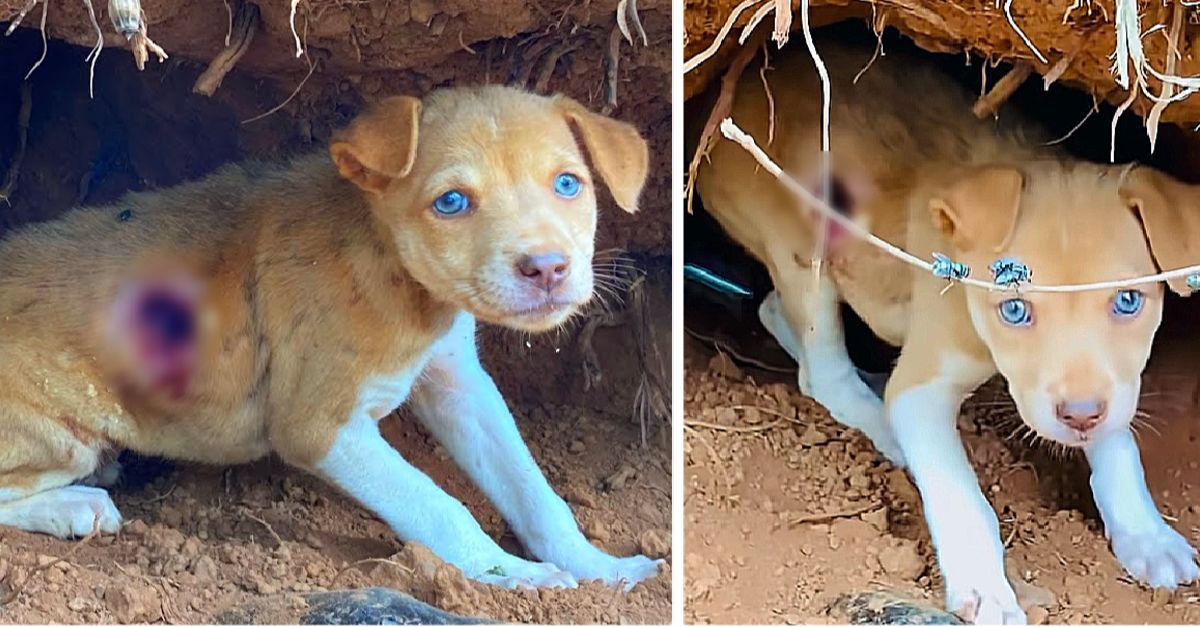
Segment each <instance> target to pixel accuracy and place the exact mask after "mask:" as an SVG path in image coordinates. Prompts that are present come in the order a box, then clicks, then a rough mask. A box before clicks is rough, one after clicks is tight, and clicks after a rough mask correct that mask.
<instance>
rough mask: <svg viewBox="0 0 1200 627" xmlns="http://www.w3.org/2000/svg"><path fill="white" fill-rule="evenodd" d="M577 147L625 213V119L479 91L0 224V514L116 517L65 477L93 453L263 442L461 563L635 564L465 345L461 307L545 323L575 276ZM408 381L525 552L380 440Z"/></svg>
mask: <svg viewBox="0 0 1200 627" xmlns="http://www.w3.org/2000/svg"><path fill="white" fill-rule="evenodd" d="M577 139H578V143H577ZM581 147H582V148H586V152H587V157H588V158H590V161H591V163H592V165H593V167H594V169H595V171H596V173H597V174H598V176H597V179H599V180H603V181H604V183H606V184H607V185H608V187H609V189H610V190H611V192H612V195H613V197H614V198H615V199H616V201H617V204H619V205H620V206H621V207H622V208H624V209H625V210H627V211H634V210H636V207H637V198H638V195H639V194H640V191H641V188H642V185H643V182H644V180H645V177H646V173H647V163H648V155H647V147H646V144H645V142H644V141H643V140H642V138H641V136H640V135H639V134H638V132H637V131H636V130H635V129H634V128H633V127H632V126H630V125H628V124H625V123H622V122H618V121H615V120H611V119H608V118H605V117H602V116H600V115H597V114H594V113H591V112H589V111H588V110H586V109H585V108H584V107H582V106H581V105H579V104H578V103H576V102H574V101H572V100H569V99H566V98H544V97H540V96H534V95H530V94H525V93H522V92H519V91H516V90H512V89H507V88H502V87H485V88H478V89H455V90H448V91H441V92H437V93H434V94H432V95H430V96H429V97H427V98H426V99H425V100H424V101H421V100H417V99H415V98H408V97H398V98H391V99H388V100H385V101H383V102H381V103H379V104H378V105H376V106H375V107H373V108H372V109H371V110H370V111H368V112H367V113H365V114H363V115H362V116H360V117H359V118H357V119H356V120H354V122H353V123H352V124H351V125H350V127H349V128H348V129H346V130H344V131H343V132H341V133H339V134H338V135H337V136H336V137H335V139H334V141H333V143H332V146H331V153H332V156H333V163H331V162H330V160H329V158H328V157H325V156H321V155H317V156H313V157H310V158H305V159H301V160H299V161H297V162H295V163H293V164H291V165H289V166H286V167H274V166H257V165H250V166H231V167H227V168H225V169H223V170H221V171H220V172H218V173H216V174H214V175H213V176H211V177H209V178H207V179H204V180H201V181H198V182H195V183H190V184H186V185H182V186H180V187H177V188H173V189H168V190H163V191H159V192H153V193H142V194H132V195H130V196H128V197H126V198H125V199H124V200H123V201H122V202H121V203H119V204H117V205H115V206H110V207H101V208H87V209H78V210H75V211H72V212H71V213H69V214H67V215H66V216H64V217H63V218H61V219H59V220H57V221H54V222H50V223H47V224H41V225H34V226H30V227H28V228H25V229H24V230H21V231H19V232H17V233H15V234H13V235H12V236H11V237H9V238H8V239H7V240H5V241H3V242H0V364H2V365H3V367H2V368H0V432H2V433H4V434H5V437H4V442H3V444H0V524H6V525H12V526H16V527H20V528H22V529H26V530H30V531H39V532H45V533H50V534H54V535H57V536H63V537H66V536H72V535H74V536H79V535H83V534H86V533H88V532H90V531H92V529H93V526H94V525H96V524H98V525H99V528H100V529H101V530H103V531H105V532H114V531H116V530H117V528H118V526H119V521H120V516H119V514H118V513H117V511H116V509H115V508H114V506H113V504H112V501H111V500H110V498H109V496H108V494H107V493H106V492H104V491H103V490H100V489H97V488H88V487H82V486H78V485H74V484H75V483H76V482H78V481H79V480H81V479H84V478H85V477H87V476H88V475H89V474H91V473H93V472H95V471H97V469H98V468H99V467H100V464H101V461H102V459H103V458H104V455H105V454H106V452H108V451H112V450H119V449H121V448H129V449H133V450H135V451H139V452H143V453H149V454H158V455H164V456H167V457H172V458H176V459H186V460H194V461H201V462H211V463H220V464H231V463H241V462H246V461H250V460H253V459H256V458H259V457H262V456H264V455H267V454H269V453H272V452H275V453H278V454H279V455H280V456H281V457H282V458H283V459H284V460H286V461H288V462H289V463H291V464H294V465H296V466H298V467H300V468H303V469H306V470H308V471H311V472H313V473H316V474H318V475H320V476H322V477H325V478H326V479H328V480H329V481H331V482H332V483H334V484H336V485H337V486H339V487H340V488H342V489H343V490H345V491H346V492H348V493H349V494H350V495H351V496H353V497H354V498H356V499H357V500H358V501H359V502H361V503H362V504H363V505H365V506H366V507H368V508H370V509H372V510H373V511H374V512H375V513H377V514H378V515H379V516H380V517H381V518H383V519H384V520H385V521H386V522H387V523H389V524H390V525H391V527H392V528H393V529H394V530H395V531H396V533H397V535H399V536H400V538H401V539H403V540H406V541H407V540H413V541H418V542H421V543H423V544H425V545H427V546H429V547H430V548H431V549H432V550H433V551H434V552H435V553H437V554H438V555H440V556H441V557H442V558H443V559H445V560H447V561H449V562H451V563H453V564H455V565H457V566H458V567H459V568H461V569H462V570H463V571H464V573H465V574H466V575H467V576H470V577H473V578H476V579H479V580H482V581H487V582H491V583H495V584H500V585H505V586H517V585H529V586H573V585H575V582H576V581H577V580H584V579H600V580H603V581H605V582H608V583H610V584H616V583H618V582H622V581H623V582H625V583H626V585H628V586H630V587H631V586H632V585H633V584H635V583H636V582H638V581H641V580H642V579H645V578H647V577H650V576H652V575H654V574H655V573H656V572H657V563H656V562H653V561H651V560H649V559H647V558H645V557H642V556H635V557H628V558H616V557H612V556H609V555H607V554H605V553H603V552H601V551H600V550H599V549H597V548H595V547H594V546H592V545H591V544H590V543H589V542H588V541H587V540H586V539H585V538H584V536H583V535H582V534H581V533H580V531H579V529H578V527H577V525H576V523H575V520H574V518H573V517H572V515H571V512H570V510H569V509H568V507H567V505H566V503H565V502H564V501H563V500H562V499H561V498H559V497H558V496H557V495H555V494H554V492H553V491H552V490H551V488H550V486H549V484H548V483H547V482H546V480H545V478H544V477H543V475H542V473H541V472H540V470H539V469H538V467H537V465H536V464H535V463H534V461H533V459H532V457H531V456H530V454H529V451H528V449H527V448H526V447H525V445H524V443H523V442H522V441H521V437H520V434H519V433H518V432H517V429H516V425H515V424H514V422H513V419H512V416H511V414H510V413H509V411H508V409H507V407H506V406H505V403H504V399H503V398H501V396H500V393H499V391H498V390H497V389H496V387H495V385H494V384H493V383H492V380H491V378H490V377H489V376H488V375H487V373H486V372H484V370H483V368H482V366H481V365H480V363H479V358H478V356H477V352H476V347H475V318H476V317H478V318H480V319H482V320H485V321H488V322H493V323H498V324H503V325H508V326H511V327H514V328H518V329H524V330H530V331H536V330H542V329H549V328H552V327H554V326H556V325H559V324H561V323H562V322H563V321H564V320H566V319H567V318H568V317H570V316H571V315H572V314H573V313H575V312H576V311H578V309H579V307H580V306H581V305H583V304H584V303H586V302H587V301H588V300H589V299H590V298H591V295H592V287H593V276H592V268H591V261H592V252H593V237H594V231H595V226H596V196H595V187H596V185H597V183H598V181H594V180H593V177H592V174H591V170H590V169H589V167H588V165H587V160H585V155H584V152H583V151H582V150H581ZM410 390H411V404H412V407H413V409H414V411H415V413H416V415H417V416H418V417H419V418H420V419H421V420H422V421H423V422H424V424H425V426H426V427H427V428H428V429H429V430H430V431H431V432H432V433H433V434H434V435H435V436H436V437H437V438H438V439H439V440H440V441H441V442H442V443H443V444H444V445H445V447H446V448H447V450H448V451H449V452H450V454H451V455H452V456H453V457H454V459H455V460H456V461H457V462H458V463H459V464H460V465H461V466H462V467H463V468H464V469H465V470H466V471H467V473H468V474H469V475H470V476H471V477H472V478H473V479H474V480H475V481H476V482H477V483H478V484H479V485H480V487H481V488H482V490H483V491H484V492H485V493H486V494H487V495H488V497H489V498H490V499H491V500H492V501H493V503H495V505H496V507H497V508H498V509H499V511H500V512H501V513H502V514H503V515H504V517H505V519H506V520H507V521H508V522H509V524H510V525H511V526H512V528H513V530H514V531H515V532H516V534H517V536H518V537H520V538H521V540H522V541H523V542H524V544H525V546H526V548H527V549H528V550H529V551H530V552H531V553H532V554H533V555H534V556H536V557H537V558H538V559H540V560H543V562H531V561H526V560H523V559H520V558H518V557H516V556H513V555H510V554H508V553H506V552H504V551H503V550H502V549H501V548H500V547H499V546H498V545H497V544H496V543H495V542H493V541H492V539H491V538H490V537H488V536H487V535H486V534H485V533H484V532H483V530H482V529H481V528H480V526H479V524H478V523H477V522H476V521H475V520H474V519H473V518H472V516H471V514H470V513H469V512H468V511H467V510H466V508H465V507H463V505H462V504H461V503H460V502H458V501H457V500H455V499H454V498H452V497H451V496H449V495H448V494H446V493H445V492H443V491H442V490H441V489H440V488H438V487H437V486H436V485H435V484H434V483H433V482H432V481H431V480H430V479H429V478H428V477H427V476H425V475H424V474H422V473H421V472H420V471H419V470H417V469H416V468H414V467H413V466H411V465H409V464H408V463H407V462H406V461H405V460H404V459H402V458H401V457H400V455H399V454H398V453H397V452H396V451H395V450H394V449H393V448H392V447H391V446H389V445H388V443H387V442H386V441H384V439H383V438H382V437H381V435H380V433H379V429H378V426H377V422H378V421H379V420H380V419H381V418H383V417H384V416H386V415H388V414H389V413H390V412H391V411H392V410H394V409H395V408H397V407H398V406H400V405H401V404H402V403H405V402H406V401H407V400H409V399H410Z"/></svg>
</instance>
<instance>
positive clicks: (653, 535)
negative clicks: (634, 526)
mask: <svg viewBox="0 0 1200 627" xmlns="http://www.w3.org/2000/svg"><path fill="white" fill-rule="evenodd" d="M638 548H640V549H641V551H642V554H643V555H645V556H646V557H653V558H660V557H666V556H668V555H670V554H671V534H669V533H667V532H666V531H662V530H660V529H647V530H646V531H644V532H642V535H641V536H640V537H639V538H638Z"/></svg>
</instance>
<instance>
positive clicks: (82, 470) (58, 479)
mask: <svg viewBox="0 0 1200 627" xmlns="http://www.w3.org/2000/svg"><path fill="white" fill-rule="evenodd" d="M0 432H2V433H3V434H4V436H3V438H4V441H3V444H0V525H6V526H10V527H16V528H18V529H23V530H25V531H31V532H36V533H46V534H50V535H52V536H57V537H59V538H71V537H83V536H86V535H88V534H91V533H93V532H99V533H116V532H117V531H118V530H119V529H120V526H121V514H120V513H119V512H118V511H117V508H116V506H115V505H114V504H113V501H112V498H111V497H110V496H109V495H108V492H106V491H104V490H103V489H100V488H95V487H88V486H83V485H72V484H73V483H74V482H77V481H79V480H80V479H83V478H84V477H86V476H88V475H89V474H91V473H92V472H93V471H94V470H95V469H96V468H97V467H98V466H99V464H100V447H99V446H98V443H96V442H91V443H89V442H86V441H85V440H89V439H90V438H89V436H88V435H87V433H86V430H85V429H84V428H83V427H82V426H81V425H80V424H79V423H77V422H75V421H74V420H73V419H71V418H69V417H65V416H64V417H60V418H58V419H50V418H43V417H36V416H33V415H30V414H29V413H28V412H26V411H21V410H20V409H19V408H18V407H14V406H12V405H9V406H7V407H6V406H0Z"/></svg>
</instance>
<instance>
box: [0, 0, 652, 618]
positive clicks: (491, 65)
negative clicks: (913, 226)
mask: <svg viewBox="0 0 1200 627" xmlns="http://www.w3.org/2000/svg"><path fill="white" fill-rule="evenodd" d="M672 21H673V17H672V7H671V2H670V1H669V0H657V1H649V0H643V1H642V2H632V1H630V2H626V1H625V0H621V1H620V2H618V1H617V0H611V1H609V0H606V1H602V2H577V1H572V0H542V1H539V2H527V1H525V0H516V1H509V0H500V1H496V2H488V3H479V2H468V1H465V0H449V1H445V2H432V1H416V0H414V1H412V2H391V1H376V2H364V1H361V0H336V1H335V0H329V1H326V0H303V1H301V0H290V1H286V0H277V1H276V0H272V1H271V2H250V1H247V0H227V1H224V2H215V1H207V2H186V1H184V0H143V1H140V2H139V0H109V1H108V2H101V1H100V0H83V1H82V2H74V3H65V2H52V1H51V0H21V1H19V2H7V3H4V2H0V27H3V28H4V29H5V30H6V31H7V36H5V37H0V56H3V58H4V59H5V61H4V63H3V64H0V201H3V202H0V623H7V624H45V623H75V624H89V623H91V624H114V623H115V624H132V623H137V624H145V623H164V624H175V623H191V624H214V623H223V624H229V623H243V624H246V623H249V624H288V623H291V624H298V623H306V624H367V623H373V624H402V623H443V624H444V623H464V622H481V623H558V624H579V623H587V624H597V623H599V624H618V623H620V624H627V623H634V624H665V623H669V622H670V621H671V616H672V613H671V610H672V598H671V580H672V572H671V568H670V565H669V564H670V561H671V557H672V553H673V547H672V516H671V511H672V508H671V499H672V476H671V459H672V457H671V440H672V438H671V433H672V426H671V425H672V422H671V409H670V408H671V406H672V390H671V381H672V376H671V345H672V335H673V329H672V316H671V293H672V277H671V267H672V265H671V262H672V260H671V241H672V237H671V233H672V213H673V212H672V210H671V198H672V191H673V187H672V182H671V174H672V172H673V171H674V168H672V166H671V156H672V154H673V149H672V137H671V132H672V104H671V97H672V93H671V90H672V67H671V64H672V50H673V47H674V46H673V45H672V40H671V33H672Z"/></svg>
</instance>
